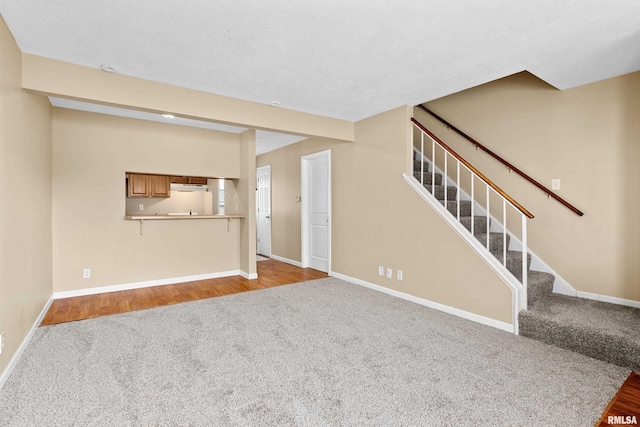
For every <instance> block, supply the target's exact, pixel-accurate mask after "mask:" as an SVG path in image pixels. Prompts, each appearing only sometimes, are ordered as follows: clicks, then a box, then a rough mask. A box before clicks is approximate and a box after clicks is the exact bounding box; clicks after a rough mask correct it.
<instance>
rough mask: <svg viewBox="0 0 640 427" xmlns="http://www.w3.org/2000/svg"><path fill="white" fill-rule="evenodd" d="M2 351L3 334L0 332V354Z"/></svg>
mask: <svg viewBox="0 0 640 427" xmlns="http://www.w3.org/2000/svg"><path fill="white" fill-rule="evenodd" d="M3 351H4V332H0V354H2V352H3Z"/></svg>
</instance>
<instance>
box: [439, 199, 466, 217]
mask: <svg viewBox="0 0 640 427" xmlns="http://www.w3.org/2000/svg"><path fill="white" fill-rule="evenodd" d="M441 203H443V204H444V200H441ZM457 206H458V203H457V202H456V201H455V200H453V201H451V200H447V210H448V211H449V212H450V213H451V215H453V216H457V215H458V211H457V209H458V208H457ZM460 216H461V217H463V216H471V200H460Z"/></svg>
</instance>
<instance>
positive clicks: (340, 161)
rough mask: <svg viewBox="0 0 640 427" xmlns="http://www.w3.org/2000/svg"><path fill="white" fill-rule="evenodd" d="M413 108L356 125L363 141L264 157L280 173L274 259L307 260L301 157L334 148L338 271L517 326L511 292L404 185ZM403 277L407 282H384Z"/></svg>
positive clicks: (315, 144) (261, 161)
mask: <svg viewBox="0 0 640 427" xmlns="http://www.w3.org/2000/svg"><path fill="white" fill-rule="evenodd" d="M412 114H413V111H412V108H411V107H402V108H398V109H395V110H392V111H389V112H386V113H383V114H380V115H377V116H374V117H371V118H368V119H365V120H362V121H360V122H357V123H356V138H355V142H350V143H349V142H346V143H345V142H331V141H327V140H322V139H318V138H310V139H308V140H305V141H302V142H299V143H297V144H293V145H290V146H287V147H284V148H281V149H279V150H276V151H273V152H270V153H267V154H264V155H261V156H259V157H258V159H257V166H264V165H268V164H270V165H271V174H272V175H271V182H272V253H273V254H274V255H278V256H282V257H285V258H289V259H291V260H294V261H300V260H301V258H300V256H301V251H300V203H299V202H296V201H295V197H296V196H299V195H300V157H301V156H304V155H307V154H311V153H315V152H318V151H322V150H326V149H331V162H332V163H331V167H332V189H331V191H332V260H331V262H332V270H333V271H334V272H337V273H341V274H346V275H348V276H351V277H354V278H357V279H361V280H365V281H367V282H370V283H375V284H377V285H381V286H385V287H387V288H390V289H395V290H398V291H401V292H405V293H408V294H411V295H415V296H418V297H421V298H426V299H428V300H432V301H435V302H438V303H441V304H446V305H449V306H452V307H456V308H459V309H462V310H467V311H469V312H472V313H476V314H479V315H483V316H487V317H490V318H493V319H496V320H500V321H503V322H507V323H511V293H510V291H509V289H508V288H507V286H506V285H505V284H504V283H503V282H502V281H501V280H500V279H499V278H498V277H497V276H496V275H495V274H494V273H493V271H492V270H490V268H489V267H488V266H487V265H486V264H485V263H484V262H483V261H482V260H480V258H478V256H477V255H476V254H475V252H473V250H472V249H471V248H470V247H469V246H468V245H467V244H466V243H465V242H463V241H462V239H460V238H459V237H458V235H457V234H456V233H455V232H454V231H453V230H452V229H451V228H450V227H448V226H447V225H446V224H445V223H444V222H443V220H442V219H441V218H440V217H439V216H438V214H436V213H435V211H434V210H433V209H432V208H431V207H429V206H428V205H427V204H426V203H424V201H423V200H422V199H421V198H420V197H419V196H418V195H417V194H416V193H415V192H414V191H413V190H412V189H411V188H410V187H409V186H408V185H407V184H406V183H405V182H404V180H403V178H402V174H403V173H405V172H406V171H407V167H408V158H409V157H408V156H409V151H410V141H409V135H410V132H411V130H410V126H409V118H410V117H411V115H412ZM379 265H383V266H385V267H390V268H393V269H394V272H395V270H396V269H402V270H403V272H404V280H402V281H399V280H397V279H395V275H394V278H393V279H387V278H384V277H380V276H378V266H379Z"/></svg>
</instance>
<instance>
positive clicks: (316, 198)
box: [301, 150, 331, 273]
mask: <svg viewBox="0 0 640 427" xmlns="http://www.w3.org/2000/svg"><path fill="white" fill-rule="evenodd" d="M301 166H302V266H303V267H310V268H313V269H316V270H320V271H324V272H326V273H329V271H330V270H331V150H327V151H322V152H319V153H315V154H310V155H308V156H304V157H302V165H301Z"/></svg>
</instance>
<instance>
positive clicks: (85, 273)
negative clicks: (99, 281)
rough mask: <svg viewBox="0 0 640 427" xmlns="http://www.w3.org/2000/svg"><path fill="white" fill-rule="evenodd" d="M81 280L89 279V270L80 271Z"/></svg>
mask: <svg viewBox="0 0 640 427" xmlns="http://www.w3.org/2000/svg"><path fill="white" fill-rule="evenodd" d="M82 278H83V279H89V278H91V269H90V268H85V269H84V270H82Z"/></svg>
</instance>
